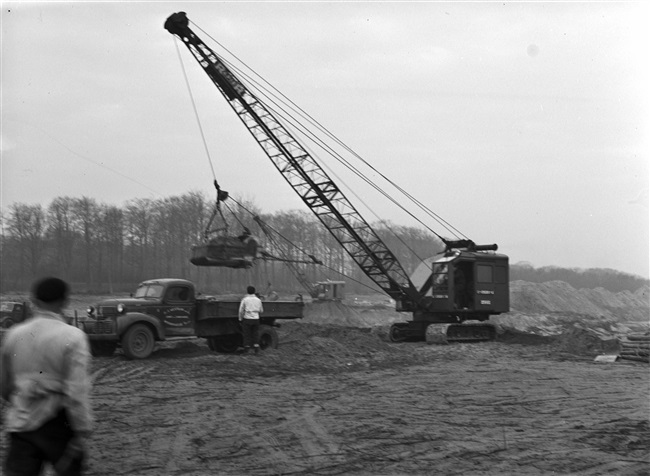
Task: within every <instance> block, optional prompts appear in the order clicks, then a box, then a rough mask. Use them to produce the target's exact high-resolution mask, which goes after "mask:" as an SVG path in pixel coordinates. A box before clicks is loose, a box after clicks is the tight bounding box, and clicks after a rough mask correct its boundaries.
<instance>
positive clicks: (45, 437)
mask: <svg viewBox="0 0 650 476" xmlns="http://www.w3.org/2000/svg"><path fill="white" fill-rule="evenodd" d="M73 435H74V434H73V432H72V428H71V427H70V423H69V422H68V418H67V417H66V414H65V411H63V410H61V411H60V412H59V414H58V415H57V416H56V417H54V418H53V419H52V420H50V421H48V422H46V423H44V424H43V426H41V427H40V428H38V429H37V430H34V431H25V432H20V433H9V438H10V439H9V451H8V453H7V459H6V461H5V470H6V473H5V474H6V475H7V476H37V475H39V474H41V471H42V470H43V467H44V464H45V463H46V462H49V463H51V464H52V465H55V464H56V463H59V462H60V460H61V457H62V456H63V455H64V453H65V450H66V447H67V446H68V442H69V441H70V439H72V437H73ZM82 459H83V458H75V459H73V460H71V461H69V464H66V465H65V466H67V468H66V469H65V471H63V472H60V473H56V474H57V475H59V476H78V475H80V474H81V470H82Z"/></svg>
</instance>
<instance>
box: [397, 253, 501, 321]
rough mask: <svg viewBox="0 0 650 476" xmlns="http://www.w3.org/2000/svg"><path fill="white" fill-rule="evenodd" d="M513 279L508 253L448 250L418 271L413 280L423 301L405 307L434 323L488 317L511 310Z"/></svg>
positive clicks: (418, 316) (417, 316) (423, 264)
mask: <svg viewBox="0 0 650 476" xmlns="http://www.w3.org/2000/svg"><path fill="white" fill-rule="evenodd" d="M509 279H510V278H509V273H508V257H507V256H506V255H503V254H498V253H493V252H485V251H475V250H466V249H465V250H459V249H452V250H448V251H447V252H446V253H445V254H444V255H443V256H442V257H438V258H430V259H428V260H426V261H425V262H424V263H422V264H421V265H420V266H419V267H418V268H417V269H416V270H415V273H414V274H413V275H412V276H411V280H412V282H413V284H414V285H415V286H416V287H417V289H419V294H420V296H421V300H420V303H419V304H416V305H415V308H413V307H409V308H405V309H403V310H404V311H415V316H416V319H419V318H422V319H425V320H428V321H431V322H445V321H447V322H449V321H456V322H458V321H464V320H469V319H475V320H486V319H488V318H489V317H490V315H496V314H501V313H503V312H508V311H509V310H510V289H509Z"/></svg>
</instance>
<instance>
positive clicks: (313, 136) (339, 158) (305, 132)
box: [197, 27, 466, 241]
mask: <svg viewBox="0 0 650 476" xmlns="http://www.w3.org/2000/svg"><path fill="white" fill-rule="evenodd" d="M197 28H199V29H200V27H197ZM201 31H202V32H203V33H205V34H206V35H207V36H208V37H210V38H211V39H212V40H213V41H214V42H215V43H217V44H218V45H219V46H220V47H221V48H223V49H224V50H225V51H227V52H228V53H229V54H230V55H232V56H233V57H234V58H235V59H236V60H237V61H239V62H240V63H241V64H242V65H243V66H244V67H245V68H247V69H248V70H250V71H251V72H252V73H253V74H254V75H255V76H257V77H258V78H260V79H261V80H262V81H263V82H264V83H265V84H267V85H269V87H271V88H272V89H273V90H274V91H276V92H277V93H278V94H277V95H276V94H275V93H273V92H272V91H269V90H268V89H267V88H266V87H264V86H263V85H261V84H260V83H259V82H258V81H256V80H255V79H254V78H252V77H251V76H249V75H248V74H246V73H245V72H243V71H242V70H241V69H240V68H238V67H237V66H235V65H233V64H232V63H230V62H228V61H227V60H225V59H224V58H220V59H221V60H222V61H224V63H226V64H227V65H228V66H229V67H230V68H232V69H233V70H235V71H237V72H238V73H239V74H240V75H241V76H242V77H244V78H246V79H248V81H249V86H251V85H256V87H255V86H251V89H254V90H256V91H257V92H258V93H259V94H261V95H262V96H264V97H265V98H266V99H267V100H269V101H271V102H272V103H273V104H275V105H276V106H277V107H279V108H280V109H281V110H282V111H283V112H284V113H285V114H288V117H287V116H286V115H283V114H282V113H280V112H278V110H275V109H273V108H271V107H269V109H271V110H272V111H273V112H274V113H275V114H277V115H278V116H280V117H282V118H283V119H284V120H285V121H288V122H289V123H291V125H293V127H294V128H296V129H297V130H298V131H299V132H301V133H302V134H303V135H304V136H305V137H306V138H307V139H309V140H310V141H312V142H314V143H315V144H316V145H318V146H319V147H320V148H321V149H323V150H324V151H325V152H326V153H328V154H329V155H330V156H332V157H333V158H334V159H336V160H337V161H339V162H340V163H341V164H342V165H344V166H345V167H346V168H348V169H349V170H351V171H352V172H353V173H354V174H355V175H357V176H358V177H359V178H361V179H362V180H363V181H365V182H366V183H367V184H368V185H370V186H371V187H372V188H374V189H375V190H376V191H377V192H379V193H380V194H381V195H383V196H384V197H385V198H387V199H388V200H389V201H391V202H392V203H393V204H395V205H396V206H397V207H398V208H400V209H401V210H402V211H404V212H405V213H407V214H408V215H409V216H411V217H412V218H413V219H414V220H415V221H417V222H418V223H420V224H421V225H422V226H424V227H425V228H426V229H428V230H429V231H430V232H431V233H433V234H434V235H436V236H437V237H438V238H440V239H441V240H442V241H445V239H444V238H443V237H442V236H440V235H439V234H438V233H436V232H435V231H434V230H433V229H431V228H430V227H428V226H427V225H426V224H425V223H424V222H422V220H420V219H419V218H417V217H416V216H415V215H414V214H413V213H412V212H410V211H409V210H407V209H406V208H405V207H404V206H403V205H402V204H401V203H399V201H397V200H396V199H395V198H393V197H392V196H390V194H388V193H387V192H386V191H385V190H383V189H382V188H380V187H379V186H378V185H377V184H375V183H373V182H372V181H371V180H370V179H369V178H368V177H366V176H365V175H364V174H363V173H362V172H361V171H359V170H358V169H357V168H356V167H354V166H353V165H352V164H350V163H349V162H348V161H347V160H346V159H345V158H344V157H342V156H341V155H340V154H339V153H338V152H336V151H335V150H334V149H333V148H332V147H331V146H329V145H328V144H327V143H326V142H325V141H324V140H323V139H321V138H319V137H318V136H316V134H314V133H313V132H312V131H310V130H309V129H307V128H306V127H305V126H303V125H302V124H300V122H298V121H297V119H295V117H293V116H292V115H291V114H290V113H288V112H287V111H286V109H284V108H283V107H282V106H281V105H278V103H277V102H276V101H275V100H274V99H273V97H275V98H276V99H277V100H278V101H282V100H281V99H280V98H279V97H278V95H280V96H281V97H282V98H285V99H286V101H285V102H284V104H286V105H287V106H288V107H289V108H291V109H292V110H293V111H294V112H296V113H297V114H299V115H300V116H302V117H303V118H304V119H306V120H307V121H308V122H310V123H311V124H312V125H313V126H315V127H316V128H317V129H319V130H320V131H321V132H322V133H324V134H325V135H326V136H328V137H329V138H330V139H332V140H333V141H335V142H336V143H337V144H338V145H339V146H341V147H343V148H344V149H345V150H346V151H347V152H349V153H350V154H352V155H353V156H354V157H356V158H357V159H358V160H360V161H361V162H362V163H363V164H365V165H366V166H367V167H368V168H370V169H371V170H372V171H374V172H375V173H377V174H378V175H379V176H380V177H382V178H383V179H384V180H385V181H386V182H388V183H389V184H391V185H392V186H393V187H395V189H397V190H398V191H399V192H401V193H402V194H403V195H404V196H405V197H407V198H408V199H409V200H410V201H411V202H413V203H414V204H416V205H417V206H418V207H419V208H420V209H421V210H422V211H424V212H425V213H426V214H427V215H429V216H430V217H431V218H433V219H434V220H435V221H437V222H438V223H439V224H440V225H442V226H443V227H444V228H445V229H447V231H449V232H451V233H452V234H454V235H456V236H463V237H465V238H466V236H465V235H464V234H463V233H462V232H460V231H459V230H458V229H456V228H455V227H454V226H453V225H451V224H450V223H449V222H447V221H446V220H444V219H443V218H442V217H440V216H439V215H437V214H436V213H434V212H433V211H432V210H430V209H429V208H428V207H426V206H425V205H424V204H423V203H422V202H420V201H419V200H417V199H416V198H415V197H414V196H413V195H411V194H410V193H409V192H407V191H406V190H405V189H403V188H402V187H400V186H399V185H397V184H396V183H395V182H394V181H392V180H391V179H389V178H388V177H387V176H386V175H384V174H382V173H381V172H379V171H378V170H377V169H376V168H375V167H374V166H372V165H371V164H370V163H368V162H367V161H366V160H365V159H363V158H362V157H361V156H360V155H359V154H357V153H356V152H354V150H352V149H351V148H350V147H349V146H347V145H346V144H345V143H343V142H342V141H341V140H340V139H338V138H337V137H336V136H334V134H332V133H331V132H330V131H328V130H327V129H326V128H325V127H323V126H322V125H321V124H320V123H318V121H316V120H315V119H313V118H312V117H311V116H310V115H309V114H308V113H306V112H305V111H304V110H302V109H301V108H300V107H299V106H297V105H296V104H295V103H293V102H292V101H291V100H290V99H289V98H287V97H286V96H285V95H284V94H283V93H282V92H280V91H279V90H278V89H277V88H275V87H274V86H273V85H271V84H270V83H269V82H268V81H266V80H265V79H264V78H263V77H261V76H260V75H259V74H258V73H257V72H255V71H254V70H253V69H252V68H250V67H249V66H248V65H246V64H245V63H244V62H243V61H241V60H240V59H239V58H238V57H237V56H236V55H234V54H233V53H232V52H230V51H229V50H228V49H227V48H225V47H224V46H223V45H221V44H220V43H219V42H218V41H216V40H215V39H214V38H212V37H211V36H210V35H209V34H208V33H207V32H205V31H204V30H202V29H201ZM264 91H266V93H264ZM267 107H268V104H267ZM309 136H311V137H309ZM368 209H369V210H371V209H370V208H368ZM371 211H372V210H371ZM389 230H390V227H389ZM395 235H396V234H395ZM396 236H397V235H396Z"/></svg>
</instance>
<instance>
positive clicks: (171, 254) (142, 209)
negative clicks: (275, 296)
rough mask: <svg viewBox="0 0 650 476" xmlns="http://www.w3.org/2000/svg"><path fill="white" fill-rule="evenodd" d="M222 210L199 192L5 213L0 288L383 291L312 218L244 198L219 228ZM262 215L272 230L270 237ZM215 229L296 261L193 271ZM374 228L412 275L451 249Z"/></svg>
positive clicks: (401, 230)
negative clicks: (39, 284) (181, 284)
mask: <svg viewBox="0 0 650 476" xmlns="http://www.w3.org/2000/svg"><path fill="white" fill-rule="evenodd" d="M223 203H225V204H228V203H229V202H228V201H226V202H223ZM214 206H215V203H214V201H213V200H210V199H207V198H206V197H205V196H204V195H203V194H202V193H199V192H189V193H186V194H183V195H180V196H173V197H167V198H162V199H143V198H137V199H133V200H129V201H127V202H125V203H124V205H123V206H116V205H109V204H105V203H100V202H98V201H97V200H95V199H93V198H88V197H80V198H79V197H68V196H64V197H57V198H55V199H53V200H52V201H51V202H50V203H49V205H47V206H42V205H40V204H26V203H13V204H11V205H10V206H9V207H8V209H7V210H3V213H2V222H3V226H2V236H1V240H2V246H1V248H0V260H1V262H2V267H1V268H0V289H1V290H2V292H9V291H19V290H25V289H28V288H29V286H30V284H31V282H32V281H33V279H34V278H35V277H38V276H44V275H56V276H60V277H62V278H63V279H66V280H67V281H69V282H71V283H72V285H73V289H74V290H75V291H76V292H88V293H117V292H128V291H132V290H133V289H134V287H135V286H136V285H137V283H139V282H140V281H143V280H145V279H151V278H161V277H177V278H185V279H190V280H192V281H194V282H195V283H196V284H197V285H198V286H199V289H201V290H203V291H204V292H206V293H215V294H216V293H218V294H227V293H241V292H242V289H245V288H246V286H247V285H248V284H253V285H256V286H257V288H258V289H259V290H260V291H262V292H264V291H268V290H269V287H270V289H272V290H274V291H276V292H280V293H296V294H297V293H306V292H307V290H306V289H305V288H304V287H302V286H301V284H300V282H299V281H298V279H297V272H299V273H301V274H302V275H303V276H304V277H305V279H306V281H307V282H311V283H314V282H317V281H323V280H327V279H330V280H345V281H346V287H345V290H346V292H347V293H356V294H367V293H370V292H375V291H378V288H377V287H376V286H375V285H374V284H373V283H372V282H371V281H370V280H369V279H368V278H367V277H366V276H365V275H364V274H363V273H362V271H361V270H360V269H359V268H358V267H357V266H356V264H355V263H354V262H353V261H352V260H351V259H350V257H349V256H348V255H347V254H346V253H345V250H344V249H343V248H342V246H340V245H339V244H338V242H336V240H335V239H334V238H333V237H332V236H331V234H330V233H329V231H328V230H327V229H325V227H323V226H322V225H321V224H320V222H319V221H318V220H317V219H316V218H315V217H314V216H313V215H312V214H311V213H308V212H303V211H281V212H277V213H271V214H263V213H261V212H260V210H259V207H257V206H256V205H255V204H254V203H251V202H243V203H237V204H236V205H227V206H222V207H221V208H220V210H221V212H222V213H220V214H217V215H216V216H215V220H214V221H213V222H212V221H211V217H212V216H213V213H214V211H215V210H214ZM255 217H258V218H259V219H260V220H261V221H262V222H263V223H264V224H266V225H267V226H266V227H267V228H269V229H270V230H271V231H272V233H271V234H270V235H269V237H267V236H266V235H264V233H263V232H262V230H261V229H260V226H259V225H258V222H257V221H256V220H255ZM208 225H210V228H211V229H215V228H220V232H221V233H223V234H228V235H232V236H236V235H238V234H239V233H241V231H242V230H243V229H244V228H248V229H249V230H251V232H252V233H253V235H254V236H256V237H257V238H258V239H259V241H260V244H261V247H262V249H264V250H265V251H266V252H267V254H268V255H271V256H274V257H277V258H281V259H288V260H290V261H292V262H294V261H295V262H296V263H294V265H293V266H289V265H288V264H287V263H286V262H285V261H279V260H267V259H258V260H256V261H255V264H254V266H253V267H252V268H249V269H231V268H225V267H218V268H217V267H198V266H194V265H193V264H191V263H190V257H191V250H192V246H194V245H197V244H200V243H202V242H203V241H204V239H205V238H206V229H207V228H208ZM373 228H374V229H375V231H376V232H377V234H378V235H379V236H380V237H381V238H382V240H384V241H385V243H386V244H387V246H389V248H390V249H391V250H392V251H393V253H395V254H396V256H397V257H398V259H399V261H400V262H401V263H402V265H403V266H404V267H405V268H406V270H407V272H409V273H410V272H412V271H413V270H414V269H415V267H416V266H417V265H418V264H419V263H420V261H421V259H424V258H427V257H429V256H431V255H433V254H435V253H436V252H438V251H440V250H441V249H442V244H441V243H440V241H439V240H438V239H437V238H435V237H434V236H433V235H431V234H430V233H428V232H426V231H423V230H420V229H417V228H413V227H404V226H397V225H394V224H391V223H375V224H373ZM310 255H311V256H313V257H314V258H315V259H316V261H314V260H312V259H311V258H310ZM317 262H318V263H322V264H317ZM307 263H311V264H307Z"/></svg>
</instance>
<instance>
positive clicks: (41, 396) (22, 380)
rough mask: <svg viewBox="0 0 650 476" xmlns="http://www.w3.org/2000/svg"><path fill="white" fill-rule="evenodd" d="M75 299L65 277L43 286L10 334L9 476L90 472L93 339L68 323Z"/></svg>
mask: <svg viewBox="0 0 650 476" xmlns="http://www.w3.org/2000/svg"><path fill="white" fill-rule="evenodd" d="M68 294H69V287H68V285H67V284H66V283H65V281H62V280H61V279H59V278H44V279H40V280H38V281H36V282H35V283H34V285H33V287H32V301H33V304H34V306H35V307H36V309H35V310H34V315H33V316H32V317H31V318H29V319H27V320H26V321H24V322H22V323H20V324H17V325H15V326H13V327H12V328H11V329H9V330H8V331H7V333H6V334H5V336H4V341H3V344H2V347H0V359H1V360H2V362H1V364H2V365H1V371H0V388H1V389H2V397H3V398H4V399H5V400H7V401H8V402H9V405H8V408H7V411H6V413H5V429H6V431H7V432H8V433H9V451H8V452H7V455H6V460H5V471H6V473H5V474H6V475H7V476H19V475H20V476H27V475H30V476H31V475H38V474H40V473H41V471H43V469H44V465H45V463H46V462H49V463H50V464H52V465H53V466H54V469H55V470H56V473H57V474H58V475H66V476H72V475H80V474H81V473H82V462H83V457H84V442H85V440H86V439H87V438H88V436H89V435H90V431H91V428H92V415H91V409H90V390H91V382H90V377H89V373H88V371H89V365H90V359H91V357H90V350H89V344H88V338H87V336H86V334H85V333H84V332H83V331H82V330H81V329H78V328H76V327H74V326H71V325H69V324H68V323H67V321H66V319H65V317H64V316H63V309H64V308H65V306H66V305H67V303H68Z"/></svg>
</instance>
